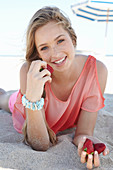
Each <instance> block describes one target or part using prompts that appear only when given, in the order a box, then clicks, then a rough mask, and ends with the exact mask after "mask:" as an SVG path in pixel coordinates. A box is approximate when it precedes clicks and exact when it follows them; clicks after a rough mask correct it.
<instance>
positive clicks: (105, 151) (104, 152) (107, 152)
mask: <svg viewBox="0 0 113 170" xmlns="http://www.w3.org/2000/svg"><path fill="white" fill-rule="evenodd" d="M108 154H109V149H108V148H107V147H106V149H105V150H104V151H103V155H104V156H106V155H108Z"/></svg>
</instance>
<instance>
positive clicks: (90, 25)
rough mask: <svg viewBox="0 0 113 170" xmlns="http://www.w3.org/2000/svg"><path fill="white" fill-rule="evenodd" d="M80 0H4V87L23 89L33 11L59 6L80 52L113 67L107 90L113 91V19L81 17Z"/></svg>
mask: <svg viewBox="0 0 113 170" xmlns="http://www.w3.org/2000/svg"><path fill="white" fill-rule="evenodd" d="M76 1H77V0H43V1H38V0H32V1H29V0H10V1H9V0H0V76H1V78H0V87H4V88H5V89H6V90H10V89H18V88H19V69H20V67H21V64H22V63H23V59H24V57H25V43H26V30H27V26H28V23H29V20H30V19H31V17H32V16H33V14H34V13H35V12H36V11H37V10H38V9H40V8H42V7H43V6H57V7H59V8H60V9H61V10H62V11H64V13H65V14H66V15H67V16H68V17H69V18H70V20H71V22H72V26H73V28H74V30H75V33H76V35H77V48H76V51H77V52H78V53H83V54H91V55H94V56H95V57H96V58H97V59H99V60H101V61H102V62H104V63H105V64H106V66H107V68H108V70H109V78H108V83H107V87H106V93H113V22H109V24H108V31H107V40H106V41H105V29H106V23H105V22H103V23H100V22H97V21H88V20H85V19H83V18H79V17H77V16H76V15H75V14H74V13H73V11H72V8H71V7H72V6H73V5H74V4H75V3H76Z"/></svg>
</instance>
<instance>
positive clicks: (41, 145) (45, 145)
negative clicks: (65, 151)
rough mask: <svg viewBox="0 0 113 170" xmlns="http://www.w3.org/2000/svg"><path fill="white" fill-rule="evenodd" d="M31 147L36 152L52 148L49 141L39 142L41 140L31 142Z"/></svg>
mask: <svg viewBox="0 0 113 170" xmlns="http://www.w3.org/2000/svg"><path fill="white" fill-rule="evenodd" d="M29 145H30V146H31V148H32V149H33V150H36V151H47V150H48V149H49V147H50V144H49V140H39V139H35V140H34V139H32V140H29Z"/></svg>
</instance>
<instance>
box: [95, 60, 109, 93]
mask: <svg viewBox="0 0 113 170" xmlns="http://www.w3.org/2000/svg"><path fill="white" fill-rule="evenodd" d="M96 66H97V76H98V81H99V84H100V88H101V91H102V94H103V93H104V90H105V87H106V82H107V75H108V70H107V67H106V66H105V64H104V63H102V62H101V61H99V60H96Z"/></svg>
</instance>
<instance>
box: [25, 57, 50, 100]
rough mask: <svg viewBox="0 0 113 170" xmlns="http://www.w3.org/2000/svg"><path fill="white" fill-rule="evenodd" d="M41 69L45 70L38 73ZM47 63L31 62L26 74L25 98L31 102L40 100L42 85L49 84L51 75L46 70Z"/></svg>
mask: <svg viewBox="0 0 113 170" xmlns="http://www.w3.org/2000/svg"><path fill="white" fill-rule="evenodd" d="M41 67H43V68H45V69H43V70H42V71H40V69H41ZM46 68H47V63H46V62H44V61H41V60H36V61H33V62H32V63H31V65H30V68H29V71H28V73H27V88H26V98H27V99H28V100H30V101H32V102H36V101H37V100H40V99H41V96H42V94H43V90H44V85H45V83H46V82H47V81H49V82H51V80H52V79H51V73H50V72H49V71H48V70H47V69H46Z"/></svg>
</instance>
